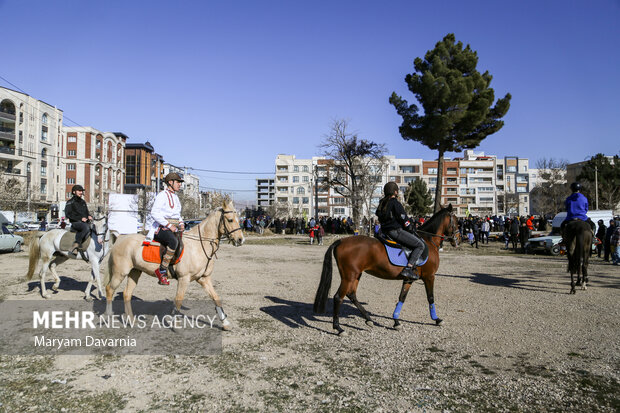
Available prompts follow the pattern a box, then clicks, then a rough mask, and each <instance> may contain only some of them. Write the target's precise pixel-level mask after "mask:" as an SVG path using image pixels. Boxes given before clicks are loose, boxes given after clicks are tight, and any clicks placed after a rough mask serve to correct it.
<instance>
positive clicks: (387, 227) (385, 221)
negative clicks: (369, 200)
mask: <svg viewBox="0 0 620 413" xmlns="http://www.w3.org/2000/svg"><path fill="white" fill-rule="evenodd" d="M375 215H377V217H378V218H379V223H380V224H381V230H382V231H383V232H387V231H391V230H393V229H399V228H405V227H408V226H409V225H411V219H410V218H409V217H408V216H407V213H406V212H405V208H403V206H402V204H401V203H400V202H398V199H396V198H390V199H389V200H388V201H387V205H386V207H385V210H384V211H380V210H379V208H377V212H375Z"/></svg>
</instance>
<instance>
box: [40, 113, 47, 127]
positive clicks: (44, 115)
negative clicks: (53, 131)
mask: <svg viewBox="0 0 620 413" xmlns="http://www.w3.org/2000/svg"><path fill="white" fill-rule="evenodd" d="M41 121H42V122H43V124H44V125H47V113H44V114H43V116H42V117H41Z"/></svg>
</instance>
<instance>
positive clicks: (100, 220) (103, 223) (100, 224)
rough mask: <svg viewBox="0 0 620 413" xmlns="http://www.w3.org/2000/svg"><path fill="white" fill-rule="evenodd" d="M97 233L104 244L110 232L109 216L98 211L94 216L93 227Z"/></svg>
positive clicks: (99, 240) (98, 238) (100, 241)
mask: <svg viewBox="0 0 620 413" xmlns="http://www.w3.org/2000/svg"><path fill="white" fill-rule="evenodd" d="M92 230H93V231H94V232H95V234H96V235H97V241H98V242H99V243H100V244H102V243H103V241H104V240H105V234H106V232H108V216H107V215H106V214H104V213H102V212H97V213H95V214H94V216H93V229H92Z"/></svg>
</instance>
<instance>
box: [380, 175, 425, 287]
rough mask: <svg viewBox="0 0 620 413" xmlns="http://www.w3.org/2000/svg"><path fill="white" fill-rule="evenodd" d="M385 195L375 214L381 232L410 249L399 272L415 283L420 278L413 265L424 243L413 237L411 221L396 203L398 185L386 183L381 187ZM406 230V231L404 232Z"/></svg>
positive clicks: (398, 203) (397, 202)
mask: <svg viewBox="0 0 620 413" xmlns="http://www.w3.org/2000/svg"><path fill="white" fill-rule="evenodd" d="M383 194H384V195H385V196H384V197H383V198H382V199H381V202H379V207H378V208H377V212H376V213H375V214H376V215H377V217H378V218H379V222H380V223H381V231H382V232H383V233H384V234H387V235H389V236H390V238H392V239H393V240H394V241H398V242H399V243H401V244H403V245H405V246H407V247H409V248H411V255H410V256H409V263H408V264H407V266H406V267H405V268H404V269H403V271H402V272H401V275H402V276H404V277H405V278H407V279H408V280H411V281H415V280H417V279H419V278H420V276H419V275H418V274H417V273H416V272H415V263H416V261H417V260H418V258H420V255H422V252H423V251H424V241H422V240H421V239H420V238H418V237H417V236H416V235H414V231H415V230H414V228H413V225H412V224H413V221H412V220H411V219H410V218H409V217H408V216H407V213H406V212H405V208H403V206H402V204H401V203H400V202H399V201H398V199H397V196H398V185H396V183H395V182H388V183H387V184H385V186H384V187H383ZM405 229H406V230H405Z"/></svg>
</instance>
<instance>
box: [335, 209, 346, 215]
mask: <svg viewBox="0 0 620 413" xmlns="http://www.w3.org/2000/svg"><path fill="white" fill-rule="evenodd" d="M334 214H336V215H344V208H334Z"/></svg>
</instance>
